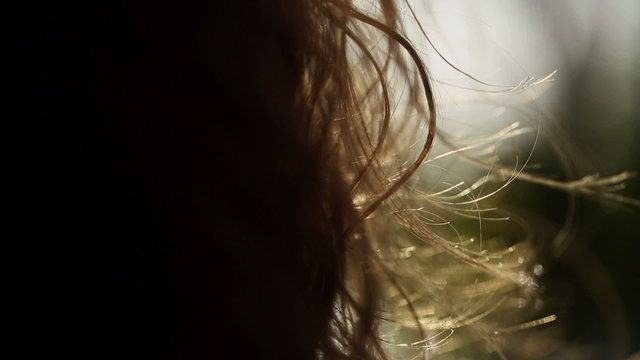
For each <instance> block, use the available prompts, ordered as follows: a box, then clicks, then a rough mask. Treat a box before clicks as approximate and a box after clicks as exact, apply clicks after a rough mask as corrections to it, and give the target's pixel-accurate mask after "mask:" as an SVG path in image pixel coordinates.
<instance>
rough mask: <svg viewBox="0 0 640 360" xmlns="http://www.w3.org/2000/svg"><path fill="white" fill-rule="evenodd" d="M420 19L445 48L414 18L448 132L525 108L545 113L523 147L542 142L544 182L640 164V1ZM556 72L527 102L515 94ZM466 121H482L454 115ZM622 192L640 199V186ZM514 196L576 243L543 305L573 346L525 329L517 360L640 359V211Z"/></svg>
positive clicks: (499, 2) (437, 2)
mask: <svg viewBox="0 0 640 360" xmlns="http://www.w3.org/2000/svg"><path fill="white" fill-rule="evenodd" d="M404 11H405V13H408V10H407V8H405V9H404ZM415 11H416V14H417V16H418V18H420V21H421V23H422V25H423V26H424V28H425V30H426V31H427V33H428V36H429V39H430V40H431V42H432V44H429V42H428V41H426V40H425V39H424V36H421V32H420V29H419V28H418V27H417V26H416V25H415V23H412V22H411V21H409V22H408V23H407V25H406V28H407V31H408V32H409V34H410V37H411V38H412V40H413V42H414V43H415V44H416V46H417V47H418V48H419V49H420V50H421V52H422V53H423V55H424V56H425V58H426V59H427V62H428V66H429V67H430V69H431V72H432V77H433V78H435V79H436V82H437V83H438V84H439V85H438V101H439V103H440V105H441V106H442V109H443V113H444V116H443V119H444V120H443V123H441V127H442V128H443V129H444V130H445V131H449V133H456V131H457V132H464V131H465V130H468V129H469V128H471V127H473V126H483V125H482V124H478V123H475V124H474V123H473V122H474V121H480V120H479V119H480V118H482V116H480V115H479V114H482V113H485V112H486V113H487V114H490V113H495V112H496V109H498V113H500V111H499V109H500V107H501V104H508V105H509V106H511V105H513V104H514V103H518V102H522V103H523V104H526V105H523V107H528V108H531V107H533V108H535V111H534V112H533V114H537V115H534V116H533V117H536V118H535V119H532V122H533V123H536V124H537V125H535V126H539V129H540V135H541V136H540V139H538V141H537V143H535V141H534V140H531V139H530V138H529V139H528V140H526V139H525V140H524V141H525V144H523V146H524V147H525V148H531V147H532V145H533V144H534V143H535V151H534V152H533V156H532V158H531V162H530V166H531V169H535V172H536V173H537V174H540V175H543V176H546V177H549V178H551V179H557V180H564V181H567V180H576V179H579V178H581V177H583V176H587V175H590V174H599V175H600V176H601V177H605V176H613V175H616V174H618V173H621V172H623V171H638V170H640V101H639V100H640V72H639V71H640V70H639V69H640V46H639V45H640V40H639V39H640V1H637V0H616V1H605V0H518V1H512V0H484V1H474V2H471V1H458V0H434V1H429V2H428V3H420V4H419V5H417V6H415ZM434 48H435V49H437V52H439V53H440V55H442V57H444V58H445V59H446V61H444V60H443V59H442V58H441V57H440V56H439V54H438V53H437V52H436V51H435V50H434ZM447 61H448V62H449V63H450V64H448V63H447ZM451 64H453V65H455V66H456V67H457V68H458V69H459V70H460V71H457V70H456V69H454V68H452V66H451ZM554 71H557V72H556V73H555V74H553V73H554ZM463 72H464V73H466V74H464V73H463ZM549 74H553V76H552V80H551V81H547V82H545V83H543V84H539V85H538V86H535V87H533V86H532V87H531V88H532V89H533V90H527V91H524V92H526V94H525V95H522V94H521V95H519V96H514V95H511V93H512V92H509V91H508V90H509V89H510V87H509V86H512V85H517V84H521V85H527V84H530V83H534V82H535V81H536V79H544V78H545V77H547V75H549ZM470 77H474V78H476V79H477V80H479V81H476V80H474V79H471V78H470ZM523 80H524V82H522V81H523ZM451 84H455V86H450V85H451ZM524 87H526V86H524ZM470 89H471V91H470ZM505 90H506V91H507V93H502V94H500V93H501V92H504V91H505ZM493 93H498V95H495V96H494V95H492V94H493ZM496 96H497V98H496ZM500 96H502V97H500ZM479 97H480V98H482V100H478V99H479ZM523 97H524V98H526V99H524V100H523ZM483 102H484V103H485V104H486V103H487V102H489V103H491V106H490V108H489V109H484V108H483V107H482V105H478V104H479V103H483ZM494 115H496V114H494ZM495 117H498V116H497V115H496V116H495ZM462 118H465V119H470V120H467V122H464V121H456V120H451V119H462ZM448 119H449V120H448ZM456 126H457V129H456ZM487 126H491V125H487ZM496 128H499V126H497V127H496ZM526 141H529V142H528V143H526ZM559 153H563V154H565V155H559ZM563 156H564V157H563ZM538 165H539V167H537V168H536V166H538ZM616 190H617V192H616V193H617V194H620V195H623V196H626V197H628V198H635V199H640V179H639V178H638V177H637V176H636V177H633V178H631V179H629V180H626V181H625V188H624V189H623V188H622V187H620V188H619V189H616ZM502 196H503V201H504V203H506V204H513V206H517V207H518V208H522V209H525V208H526V209H527V210H526V211H528V212H530V214H531V216H530V218H529V219H527V220H528V221H529V222H531V223H532V224H534V226H536V227H537V228H538V230H539V231H540V232H547V233H549V234H546V235H544V236H546V237H548V238H553V237H554V236H556V234H557V233H558V232H564V235H563V236H565V235H566V236H565V238H566V241H563V245H562V246H560V248H561V249H560V250H557V251H555V250H553V251H552V250H549V254H547V260H546V262H544V264H545V268H544V269H545V273H544V275H543V276H542V278H541V284H542V293H543V296H542V300H543V302H544V303H543V304H542V305H540V307H541V308H542V313H546V314H556V315H557V316H558V320H557V321H556V322H554V323H553V324H549V325H544V326H542V327H541V328H544V330H545V331H546V332H547V334H554V336H555V337H557V339H564V340H562V341H560V340H557V341H553V340H550V339H549V338H546V339H544V340H541V339H538V338H536V337H535V336H534V335H532V334H533V333H528V335H527V334H525V335H522V337H521V338H518V341H520V344H521V346H520V347H521V351H522V354H518V353H513V354H511V355H513V358H520V355H523V354H525V353H526V356H527V358H541V359H626V358H630V356H632V354H634V353H636V352H638V351H640V259H639V256H640V207H638V206H637V205H633V204H624V202H622V203H621V202H617V201H604V200H602V199H600V200H598V199H597V198H594V197H589V198H585V197H584V196H572V195H571V194H568V193H567V192H566V191H560V190H557V189H551V188H549V187H546V186H541V185H536V184H532V183H527V182H523V181H518V182H516V183H514V184H513V185H512V186H511V187H510V188H509V189H508V190H507V191H506V195H504V194H503V195H502ZM631 202H633V201H631ZM507 206H509V205H507ZM563 224H565V225H567V226H566V227H565V228H563ZM552 233H553V234H552ZM554 251H555V252H554ZM552 338H553V336H552ZM523 356H524V355H523Z"/></svg>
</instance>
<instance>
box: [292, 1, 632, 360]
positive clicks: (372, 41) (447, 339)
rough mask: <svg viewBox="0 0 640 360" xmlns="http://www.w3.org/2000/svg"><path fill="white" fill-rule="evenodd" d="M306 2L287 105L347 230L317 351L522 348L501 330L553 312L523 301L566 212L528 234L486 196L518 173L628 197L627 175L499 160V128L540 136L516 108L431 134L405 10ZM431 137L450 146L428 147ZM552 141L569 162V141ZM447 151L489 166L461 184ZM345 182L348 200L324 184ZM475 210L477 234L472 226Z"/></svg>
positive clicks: (426, 89)
mask: <svg viewBox="0 0 640 360" xmlns="http://www.w3.org/2000/svg"><path fill="white" fill-rule="evenodd" d="M403 5H404V9H403V10H404V16H405V17H406V16H409V18H410V19H413V20H414V21H415V23H416V25H417V27H418V28H419V30H420V31H421V33H422V35H423V36H424V37H425V39H426V40H427V41H428V42H429V43H431V40H430V39H429V38H428V36H427V34H426V32H425V29H424V28H423V25H424V24H423V23H422V22H421V21H420V20H419V19H417V17H416V14H415V12H414V10H413V8H412V7H411V5H410V4H409V3H408V2H405V3H403ZM308 6H309V9H308V10H307V11H303V13H305V14H310V15H311V18H310V19H306V20H305V21H304V23H306V24H309V25H311V26H309V27H308V28H307V31H308V33H306V35H305V36H304V39H305V40H303V42H302V43H303V46H302V47H301V52H300V54H301V55H300V58H299V61H301V63H302V64H303V65H302V66H301V68H302V69H304V70H303V74H302V76H301V77H300V79H301V84H300V85H299V86H300V89H301V90H300V91H299V92H298V94H299V97H297V98H296V106H297V107H300V108H301V109H302V110H301V115H300V116H299V119H303V120H304V126H303V129H304V134H305V136H307V137H306V138H305V140H304V142H305V143H307V144H309V146H311V148H312V153H315V154H320V157H321V158H322V159H323V161H321V162H320V164H321V167H322V168H323V169H324V170H320V171H321V172H322V173H324V174H332V176H334V177H333V178H332V179H331V180H329V181H328V184H333V186H340V187H341V188H342V189H346V190H337V189H330V190H327V191H325V192H324V194H325V196H327V197H326V198H325V201H327V200H328V204H331V203H333V204H338V203H339V204H340V205H338V206H335V205H334V206H333V207H331V206H330V207H331V208H332V209H334V210H332V211H331V212H330V214H331V216H332V217H333V216H336V215H338V214H341V215H338V217H339V218H341V219H346V220H345V221H344V222H340V226H343V227H344V230H343V231H338V232H337V234H339V235H338V236H337V238H336V240H337V244H338V247H339V249H344V251H343V250H339V251H337V253H338V254H343V255H342V256H343V258H342V259H341V260H340V266H339V267H338V269H339V270H338V271H337V274H336V289H337V294H336V298H335V299H334V306H335V309H334V310H333V312H332V318H331V321H330V325H329V328H328V330H327V335H326V337H325V338H324V339H323V340H322V341H321V347H320V354H321V355H320V357H321V358H325V359H334V358H335V359H340V358H344V359H351V358H353V359H355V358H387V357H388V356H394V357H396V356H397V357H399V358H402V357H407V358H414V357H417V356H424V357H429V356H442V357H444V358H448V357H449V356H451V357H452V358H456V357H457V356H464V355H465V354H466V355H467V356H475V354H478V353H480V352H484V351H487V352H490V353H493V354H495V356H497V357H499V358H506V357H507V355H506V351H510V352H511V353H512V354H517V356H519V357H526V356H527V354H525V353H523V352H522V351H518V350H517V349H514V348H511V349H510V350H509V346H507V344H506V343H505V341H507V339H508V336H509V334H511V333H515V332H517V331H520V330H524V329H529V328H533V327H537V326H540V325H543V324H546V323H549V322H552V321H554V320H555V319H556V316H555V315H553V314H542V315H540V314H539V313H538V312H537V311H536V310H534V309H533V304H534V303H536V299H537V296H538V295H537V294H538V291H537V288H538V284H537V281H536V279H535V278H536V277H538V276H540V275H541V274H542V273H543V272H544V267H543V265H542V263H543V261H545V260H543V259H545V258H548V257H557V256H559V254H560V253H562V251H563V249H564V248H566V246H567V243H568V238H569V237H570V235H569V234H568V233H570V232H571V230H570V229H571V221H570V220H569V221H568V222H567V224H565V227H564V228H563V229H562V230H561V231H559V232H558V234H557V235H556V236H555V238H554V239H553V241H549V239H547V240H540V239H539V238H540V236H537V237H538V239H536V236H535V234H534V231H532V230H531V229H530V228H529V227H530V225H529V224H528V223H527V220H524V219H522V217H521V216H519V215H518V213H516V212H508V211H506V210H504V209H499V208H497V207H496V204H497V202H496V201H494V200H493V196H494V195H495V194H497V193H498V192H500V191H501V190H503V189H504V188H505V187H507V186H508V185H509V184H510V183H511V182H513V181H514V180H515V179H516V178H520V179H522V180H525V181H529V182H533V183H537V184H542V185H545V186H549V187H554V188H558V189H562V190H564V191H568V192H570V193H574V194H580V195H586V196H591V197H599V198H601V199H604V200H609V201H613V202H620V203H627V204H630V205H638V202H637V201H636V200H633V199H628V198H624V197H622V196H619V195H616V194H614V193H612V191H614V190H613V189H614V188H615V187H616V185H617V184H621V183H622V182H624V181H625V180H626V179H628V178H629V177H630V176H631V174H629V173H622V174H620V175H617V176H613V177H610V178H604V179H600V178H598V177H597V176H596V177H592V176H587V177H584V178H582V179H579V180H576V181H566V182H565V181H557V180H550V179H546V178H544V177H541V176H537V175H534V174H531V173H528V172H525V167H526V166H527V163H528V162H529V160H530V159H531V153H529V154H525V156H524V158H525V161H524V164H523V163H522V162H521V163H520V164H518V162H517V160H516V163H515V165H511V166H507V165H501V164H499V163H498V162H497V161H496V158H497V150H495V148H496V147H500V146H503V147H508V146H509V145H508V139H509V138H512V137H521V136H523V134H527V133H529V134H531V133H533V134H534V142H535V141H537V139H538V137H539V136H540V135H541V134H540V131H541V130H540V128H539V127H536V125H532V126H531V127H526V126H524V127H523V126H522V125H521V123H520V122H516V121H513V122H511V123H508V124H507V125H506V126H505V127H504V128H503V129H502V130H500V131H498V132H496V133H493V134H488V135H485V137H484V138H483V137H482V136H479V137H480V140H475V142H474V141H471V142H470V143H466V144H462V145H456V144H455V141H454V140H453V139H450V138H449V137H447V136H445V135H442V134H440V135H439V136H436V134H437V133H436V118H437V114H438V112H437V111H436V110H437V109H436V101H435V99H434V90H433V88H432V80H431V79H430V77H429V74H428V70H427V67H426V65H425V63H424V62H423V59H422V57H421V56H420V55H419V54H418V50H416V48H415V47H414V45H413V44H412V43H411V42H410V41H409V40H408V39H407V37H406V36H405V35H403V29H402V23H403V21H406V19H401V17H400V10H399V8H398V4H397V3H396V2H395V1H390V0H381V1H378V2H374V3H369V4H367V5H364V6H363V5H360V6H358V5H356V4H354V3H352V2H351V1H337V0H336V1H318V2H313V1H312V2H309V3H308ZM435 52H436V53H437V54H438V55H440V56H441V54H440V53H439V52H438V50H437V49H435ZM443 59H444V58H443ZM444 60H445V61H447V60H446V59H444ZM447 63H449V62H448V61H447ZM449 65H451V66H452V67H454V69H455V70H457V71H459V72H461V73H462V74H463V75H464V76H467V77H469V78H471V79H472V80H474V81H476V82H477V83H480V84H483V85H487V86H491V85H490V84H487V83H484V82H482V81H480V80H477V79H475V78H473V77H472V76H471V75H468V74H467V73H464V72H463V71H462V70H459V69H457V68H455V66H454V65H452V64H450V63H449ZM552 77H553V73H552V74H550V75H549V76H547V77H544V78H542V79H533V78H530V79H526V80H524V81H523V82H521V83H520V84H518V85H514V86H511V87H503V88H502V89H499V92H500V93H516V92H524V91H527V90H530V89H531V88H535V87H536V86H538V85H540V84H543V83H546V82H547V81H548V80H550V79H551V78H552ZM534 91H535V90H534ZM489 102H490V100H489ZM507 106H508V105H507ZM516 111H517V112H520V117H521V118H524V119H525V121H526V119H530V118H535V117H536V116H539V113H538V114H536V113H535V112H532V113H528V110H527V109H523V108H519V109H516ZM538 126H539V125H538ZM478 135H479V134H478ZM436 138H438V139H439V140H440V141H441V143H442V144H443V145H444V147H445V148H446V147H448V148H449V149H446V150H444V151H442V150H441V151H440V153H439V154H436V155H432V156H431V157H430V158H428V156H429V155H430V154H431V152H432V150H433V146H434V141H435V139H436ZM505 143H506V144H505ZM490 148H493V150H487V149H490ZM556 150H557V152H558V154H559V158H560V159H561V161H563V166H564V167H565V169H567V171H568V172H569V173H570V172H571V171H572V170H571V168H572V160H571V159H570V157H569V156H568V155H567V153H568V152H567V149H564V148H557V149H556ZM474 151H475V154H474ZM483 151H484V153H483ZM487 154H489V156H487ZM452 155H455V156H460V157H461V158H463V159H464V160H466V161H467V162H469V163H470V166H476V167H479V168H481V169H485V170H486V171H487V173H486V174H485V175H484V176H482V177H480V179H479V180H477V181H475V180H472V181H471V184H472V185H470V186H467V187H465V185H464V184H465V183H466V182H465V181H458V180H460V178H458V180H452V179H454V178H452V177H451V175H450V174H446V170H444V169H442V168H440V170H439V169H438V166H436V165H435V164H436V162H437V161H438V160H441V159H443V158H446V157H449V156H452ZM492 157H493V160H491V159H492ZM516 159H517V157H516ZM425 166H432V167H430V168H429V170H425V171H423V172H421V174H425V173H428V172H429V171H432V172H436V173H440V175H439V177H438V176H436V179H435V180H434V179H433V178H434V177H433V176H432V177H431V180H425V179H424V178H425V176H427V177H428V174H427V175H420V177H422V178H423V179H422V180H416V177H417V175H419V174H417V172H418V171H419V170H420V169H422V168H424V167H425ZM450 180H451V181H450ZM347 193H348V194H349V196H348V198H349V200H350V201H345V200H344V199H342V198H339V197H338V198H332V197H331V196H328V195H329V194H333V195H335V194H343V195H346V194H347ZM334 201H336V202H334ZM571 216H572V215H571V214H570V215H569V218H571ZM474 221H475V222H476V223H477V224H478V226H479V229H477V231H478V236H479V241H478V238H476V237H474V235H469V234H470V233H473V231H470V229H471V228H470V226H469V223H470V222H474ZM483 224H484V225H483ZM494 224H495V225H494ZM483 226H484V229H483ZM472 227H473V226H472ZM334 228H335V227H334ZM442 228H446V229H445V230H442ZM465 232H466V233H465ZM483 236H484V237H485V239H484V243H483ZM549 253H551V254H552V255H548V254H549ZM514 310H515V311H514ZM505 349H506V350H505Z"/></svg>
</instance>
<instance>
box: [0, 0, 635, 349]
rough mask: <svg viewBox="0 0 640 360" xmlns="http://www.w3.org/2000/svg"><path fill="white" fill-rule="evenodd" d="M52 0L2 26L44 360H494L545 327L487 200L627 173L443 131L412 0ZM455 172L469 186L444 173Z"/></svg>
mask: <svg viewBox="0 0 640 360" xmlns="http://www.w3.org/2000/svg"><path fill="white" fill-rule="evenodd" d="M66 5H68V6H64V5H60V4H58V3H49V2H45V3H42V4H41V3H37V2H36V3H34V4H31V5H28V6H26V5H25V6H24V8H22V7H21V6H17V14H16V16H14V17H13V18H14V19H16V20H15V24H16V25H15V29H17V31H16V33H18V34H19V36H18V38H19V39H20V41H19V42H20V44H19V46H18V47H17V50H16V51H15V52H14V53H16V54H18V55H19V56H24V57H25V58H26V59H28V61H20V62H19V63H17V64H16V66H15V69H16V70H15V72H14V74H13V75H12V79H13V80H14V82H15V84H13V85H12V87H13V88H14V89H15V92H16V93H17V95H18V97H19V101H16V102H15V103H14V104H15V106H16V108H17V111H16V113H17V115H16V117H15V119H16V121H15V122H14V123H15V125H16V128H17V130H16V135H15V139H16V145H15V149H16V152H17V156H16V159H17V161H16V162H15V168H14V169H13V170H12V174H16V176H15V184H14V185H15V186H14V188H15V189H19V190H20V191H15V193H16V194H20V196H19V198H16V199H12V200H13V201H14V202H12V203H11V206H13V208H14V209H15V211H14V213H15V214H16V215H15V218H16V221H15V222H14V225H15V226H16V227H17V228H18V229H19V230H20V233H21V234H22V236H23V238H24V239H25V244H26V246H27V247H28V250H27V251H26V252H25V254H27V255H28V256H25V259H24V261H23V264H27V265H30V266H27V267H28V268H29V269H28V270H24V271H25V272H26V274H25V278H26V279H28V281H26V282H25V283H27V285H26V287H27V289H26V290H25V291H23V292H21V293H24V294H26V295H25V296H26V297H27V299H26V300H24V301H21V303H23V304H27V306H28V312H29V314H30V315H29V316H28V317H27V318H26V320H25V321H24V322H25V323H26V324H28V326H29V328H30V329H29V333H30V336H29V339H30V340H29V341H31V342H32V345H31V346H27V347H24V349H26V350H25V351H35V352H36V353H37V354H36V355H38V356H43V355H46V356H50V355H51V354H55V355H60V356H62V357H65V358H72V357H74V356H76V355H81V356H82V357H83V358H96V357H103V358H140V357H149V358H156V359H157V358H160V359H162V358H181V359H184V358H258V357H260V358H263V359H271V358H273V359H312V358H315V359H323V360H334V359H335V360H338V359H345V360H347V359H386V358H391V357H394V358H395V357H398V358H403V357H407V358H414V357H417V356H424V357H429V356H432V355H434V356H442V357H444V358H447V357H452V358H460V357H462V356H465V355H469V356H474V354H477V352H478V351H481V352H489V353H492V354H496V355H497V356H499V357H501V358H504V357H505V356H506V355H505V352H504V348H505V346H504V340H505V337H503V335H505V334H509V333H512V332H515V331H516V330H520V329H527V328H530V327H533V326H535V325H540V324H544V323H546V322H550V321H553V319H554V317H553V316H552V315H548V316H543V317H540V316H539V314H537V313H536V312H535V311H534V310H531V306H530V305H531V304H532V303H533V302H535V297H536V288H537V284H536V281H535V277H536V276H537V275H539V274H540V273H541V272H542V269H543V267H542V266H543V265H541V264H540V262H539V261H538V255H539V254H540V253H545V252H549V251H550V250H549V246H547V245H544V244H542V243H540V242H537V241H535V240H534V237H532V236H530V233H531V232H530V231H527V229H526V228H527V226H528V222H527V221H524V220H521V219H520V218H519V217H518V216H517V214H509V213H507V212H506V210H499V209H498V208H497V206H496V205H495V204H494V198H495V196H494V195H495V194H497V193H498V192H500V191H501V190H502V189H504V188H505V187H506V186H507V185H509V184H510V183H511V182H513V181H514V179H515V178H516V177H519V178H520V179H523V180H526V181H531V182H534V183H540V184H544V185H547V186H551V187H555V188H561V189H564V190H568V191H570V192H573V193H578V194H582V195H586V196H595V195H597V194H600V193H603V191H602V189H605V190H608V189H614V188H615V186H616V185H617V184H619V183H621V182H622V181H624V180H626V179H627V178H628V177H629V174H626V173H623V174H621V175H619V176H617V177H612V178H605V179H598V178H596V177H590V178H583V179H580V180H576V181H573V182H571V181H569V182H562V181H554V180H548V179H544V178H541V177H538V176H535V175H532V174H529V173H526V172H524V168H525V165H526V161H525V163H524V164H523V163H522V162H520V163H518V162H516V164H515V166H506V165H500V164H498V163H497V162H496V161H495V158H497V152H498V150H496V148H500V146H499V145H501V144H504V145H505V147H508V145H509V143H508V139H510V138H513V137H516V136H520V135H523V134H524V135H526V134H531V133H535V136H537V132H536V128H535V126H533V127H524V126H521V125H520V123H519V122H510V123H509V124H507V125H506V127H504V128H503V129H502V130H499V131H498V132H496V133H494V134H489V135H486V134H476V135H478V136H477V137H476V139H471V140H469V141H467V142H466V143H465V142H463V141H458V140H460V139H455V138H454V137H452V136H445V133H444V132H443V131H440V130H438V131H439V132H436V119H437V118H438V116H440V115H439V113H438V111H437V110H438V109H437V107H436V96H435V94H434V89H433V87H432V86H433V85H432V83H433V80H432V79H430V76H429V73H428V70H427V66H426V65H425V63H424V61H423V58H422V57H421V56H420V54H419V52H418V50H417V49H416V47H415V46H414V44H413V43H412V42H410V41H409V40H408V38H407V37H406V36H405V34H404V33H403V23H404V21H406V17H405V18H404V19H403V16H406V15H407V14H410V15H411V16H410V17H409V19H412V18H416V16H415V14H414V12H413V9H412V8H411V6H410V4H409V3H408V2H405V3H402V4H400V3H398V2H396V1H395V0H377V1H372V2H367V3H360V2H357V3H356V2H353V1H351V0H277V1H266V0H262V1H257V2H255V3H254V4H252V5H251V6H246V4H244V3H243V4H240V2H238V4H235V2H233V1H230V2H222V3H220V4H215V3H212V2H205V1H188V2H182V1H169V0H167V1H140V2H138V1H136V2H111V1H97V2H95V4H93V5H92V6H91V7H86V6H85V5H84V4H66ZM400 8H403V11H404V13H405V14H404V15H401V10H400ZM417 24H418V26H419V29H420V30H421V31H422V33H423V34H424V36H425V38H426V39H427V40H429V39H428V37H426V32H425V31H424V28H423V26H425V27H428V25H429V24H427V23H425V22H424V21H420V22H417ZM436 52H437V50H436ZM463 74H464V73H463ZM465 75H466V74H465ZM545 80H547V78H543V79H542V80H541V81H533V80H531V79H529V80H528V81H525V82H523V83H521V84H519V85H517V86H514V87H510V88H506V89H502V92H503V93H506V94H511V93H515V92H518V91H521V90H523V89H525V88H529V87H531V88H533V87H535V85H539V84H540V83H542V82H544V81H545ZM517 111H520V112H521V115H522V118H528V117H529V114H528V113H527V110H526V109H518V110H517ZM532 129H533V131H532ZM438 141H440V144H439V145H438V146H439V148H438V149H436V146H437V144H438ZM436 150H437V152H435V153H434V151H436ZM526 155H528V157H527V156H525V158H526V159H527V161H528V159H529V158H530V157H531V156H530V153H529V154H526ZM451 156H458V157H460V158H461V159H464V160H465V161H467V163H469V164H471V165H470V166H475V167H476V168H479V169H482V171H484V172H485V173H484V174H483V175H481V176H480V179H479V180H475V179H473V180H471V182H469V181H468V180H460V178H457V177H456V176H457V175H455V174H453V175H452V173H453V171H449V170H448V169H447V164H441V163H440V164H439V163H438V161H442V160H443V159H445V160H446V159H449V158H450V157H451ZM422 169H427V170H425V171H421V170H422ZM477 177H478V176H476V179H477ZM602 196H603V197H604V198H605V199H609V200H611V201H618V202H625V201H626V202H629V203H631V204H636V205H637V203H635V202H634V200H629V199H626V198H622V197H618V196H616V195H615V194H612V193H604V195H602ZM493 224H496V225H493ZM523 229H524V230H523ZM559 233H560V234H561V235H559V236H558V237H556V239H555V240H554V244H555V245H554V249H561V248H562V247H563V244H564V243H565V241H564V237H565V235H566V234H565V233H566V232H563V231H561V232H559ZM473 234H476V235H473ZM483 236H484V238H483ZM552 250H553V249H552ZM512 310H517V311H512ZM532 319H533V320H532ZM34 344H35V345H34ZM96 354H99V355H100V356H97V355H96Z"/></svg>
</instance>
